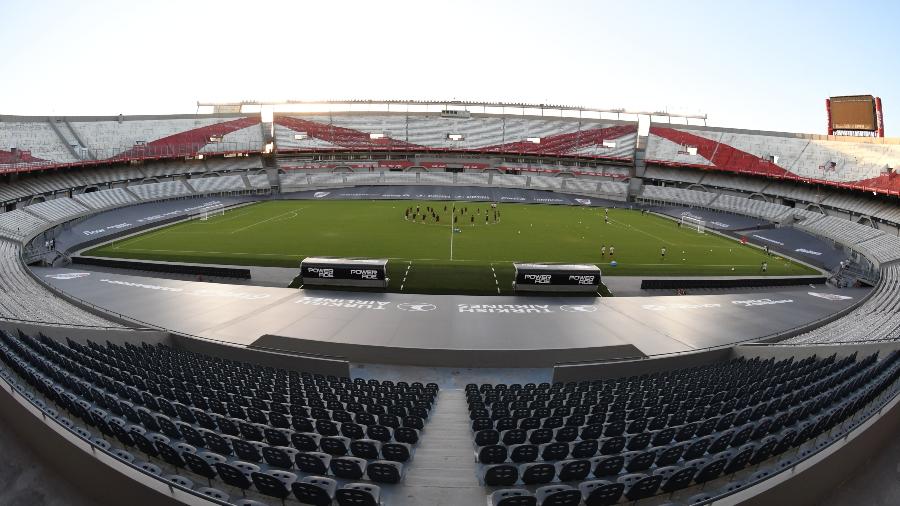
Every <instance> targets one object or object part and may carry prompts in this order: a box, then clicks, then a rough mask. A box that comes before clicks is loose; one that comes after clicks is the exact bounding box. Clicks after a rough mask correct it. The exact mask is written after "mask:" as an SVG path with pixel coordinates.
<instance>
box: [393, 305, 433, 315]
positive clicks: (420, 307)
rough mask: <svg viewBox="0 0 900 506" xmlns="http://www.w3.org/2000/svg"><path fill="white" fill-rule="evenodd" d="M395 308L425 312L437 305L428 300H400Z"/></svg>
mask: <svg viewBox="0 0 900 506" xmlns="http://www.w3.org/2000/svg"><path fill="white" fill-rule="evenodd" d="M397 309H399V310H400V311H410V312H413V313H427V312H429V311H434V310H435V309H437V306H436V305H434V304H431V303H428V302H401V303H400V304H397Z"/></svg>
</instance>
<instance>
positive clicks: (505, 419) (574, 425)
mask: <svg viewBox="0 0 900 506" xmlns="http://www.w3.org/2000/svg"><path fill="white" fill-rule="evenodd" d="M898 359H900V351H894V352H891V353H890V354H888V356H887V357H886V358H885V360H882V361H880V362H879V361H877V354H875V355H870V356H868V357H865V358H863V359H861V360H859V361H857V360H856V354H853V355H850V356H847V357H844V358H841V359H837V358H836V356H835V355H831V356H829V357H826V358H822V359H820V358H817V357H808V358H805V359H803V360H799V361H795V360H794V358H793V357H791V358H789V359H784V360H780V361H775V360H774V359H768V360H761V359H759V358H754V359H750V360H747V359H736V360H731V361H729V362H720V363H715V364H711V365H705V366H700V367H693V368H690V369H681V370H675V371H666V372H662V373H659V372H657V373H653V374H650V375H643V376H640V377H636V376H633V377H629V378H619V379H603V380H599V379H598V380H594V381H582V382H580V383H577V384H576V383H574V382H570V383H567V384H565V385H563V384H562V383H555V384H553V385H550V384H549V383H543V384H541V385H535V384H534V383H529V384H527V385H524V386H523V385H521V384H514V385H505V384H500V385H492V384H482V385H480V386H479V385H476V384H469V385H467V386H466V398H467V401H468V405H469V417H470V419H471V424H472V430H473V436H474V442H475V458H476V460H477V461H478V462H479V463H480V471H479V474H480V477H481V480H482V482H483V483H484V484H485V485H488V486H492V487H511V486H528V485H531V486H540V485H549V484H552V483H559V482H569V483H573V484H575V485H577V484H578V483H577V482H581V485H582V486H581V493H577V494H574V497H573V499H572V501H571V502H564V503H561V504H578V503H579V502H580V501H581V500H582V499H584V500H585V501H586V503H587V504H594V503H595V502H593V501H596V504H614V503H616V502H618V499H619V498H620V497H622V496H623V495H624V497H625V498H627V499H628V500H629V501H635V500H638V499H642V498H647V497H650V496H653V495H656V494H669V493H672V492H674V491H676V490H681V489H685V488H688V487H689V486H691V485H692V484H696V486H697V487H698V488H703V486H704V485H705V484H706V483H707V482H709V481H712V480H714V479H716V478H718V477H719V476H720V475H723V476H724V475H731V474H734V473H741V474H742V475H743V476H742V477H737V478H736V482H737V483H739V484H740V486H743V485H744V484H746V483H747V482H746V481H745V478H746V477H747V476H749V474H750V473H751V472H752V470H751V468H753V467H756V466H758V465H760V464H763V463H765V462H766V461H768V460H769V459H770V458H773V457H775V458H777V457H780V456H781V454H783V453H785V452H786V451H787V450H789V449H791V448H794V447H800V448H806V450H807V451H806V452H801V453H794V452H791V453H792V456H789V457H786V459H787V462H786V461H785V460H784V459H782V461H781V462H780V463H779V464H778V465H779V466H780V465H782V463H786V464H790V463H796V462H797V461H798V460H800V459H802V458H805V457H806V456H808V455H810V454H811V453H812V452H814V451H816V449H818V448H821V447H822V445H818V446H817V445H815V444H805V443H806V442H807V441H817V442H820V436H822V435H823V434H828V433H829V432H830V431H831V430H832V429H833V428H835V427H839V428H840V429H841V430H844V431H846V430H847V427H848V426H852V425H854V420H853V418H854V416H856V415H857V413H858V412H859V411H860V410H862V409H863V408H864V406H865V405H866V404H867V403H868V402H869V401H870V400H872V399H874V398H875V397H876V396H878V395H880V394H881V392H882V391H884V390H885V389H888V388H890V389H893V388H894V387H893V383H894V381H895V380H896V379H897V378H898V376H900V360H898ZM857 423H858V422H857ZM831 436H832V435H826V436H825V437H824V439H825V440H826V441H827V440H828V439H829V437H831ZM832 440H834V439H832ZM809 450H812V451H809ZM776 468H778V467H776ZM745 469H746V470H745ZM778 469H783V467H781V468H778ZM635 473H638V474H635ZM682 475H683V476H682ZM675 476H679V478H674V477H675ZM593 480H603V485H602V487H603V488H604V491H603V492H597V491H595V490H594V488H595V487H594V486H587V487H585V485H587V484H594V485H598V484H597V483H596V482H595V481H593ZM616 483H618V484H620V485H618V486H617V487H615V488H617V490H616V491H615V492H613V493H612V495H613V496H614V497H608V495H609V493H610V492H612V491H610V490H608V489H609V488H610V487H609V484H616ZM730 485H732V484H730ZM740 486H738V487H737V488H740ZM517 490H518V489H517ZM563 490H565V487H563ZM724 490H725V491H727V492H733V491H734V488H729V487H725V489H724ZM525 494H526V495H527V494H528V493H527V492H525ZM594 494H598V495H603V496H607V499H608V502H602V501H600V499H599V497H593V495H594ZM538 495H541V489H538Z"/></svg>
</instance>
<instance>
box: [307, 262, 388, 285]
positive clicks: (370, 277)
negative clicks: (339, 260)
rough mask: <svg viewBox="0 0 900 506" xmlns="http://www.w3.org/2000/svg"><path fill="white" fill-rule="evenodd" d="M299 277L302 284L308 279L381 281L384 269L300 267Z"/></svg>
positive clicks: (328, 266)
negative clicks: (301, 278) (301, 277)
mask: <svg viewBox="0 0 900 506" xmlns="http://www.w3.org/2000/svg"><path fill="white" fill-rule="evenodd" d="M300 275H301V276H303V281H304V283H305V282H307V281H308V280H309V279H355V280H365V281H383V280H384V268H381V267H360V266H342V265H339V264H331V265H327V266H325V265H315V264H313V265H306V264H304V265H302V266H301V268H300Z"/></svg>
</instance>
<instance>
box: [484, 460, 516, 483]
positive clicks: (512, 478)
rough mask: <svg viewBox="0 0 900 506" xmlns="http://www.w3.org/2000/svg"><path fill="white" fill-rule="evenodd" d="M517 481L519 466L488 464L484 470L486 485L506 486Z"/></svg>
mask: <svg viewBox="0 0 900 506" xmlns="http://www.w3.org/2000/svg"><path fill="white" fill-rule="evenodd" d="M517 481H519V468H518V467H516V466H514V465H511V464H497V465H493V466H488V467H487V468H486V469H485V471H484V484H485V485H487V486H488V487H501V486H503V487H508V486H512V485H514V484H515V483H516V482H517Z"/></svg>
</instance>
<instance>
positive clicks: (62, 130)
mask: <svg viewBox="0 0 900 506" xmlns="http://www.w3.org/2000/svg"><path fill="white" fill-rule="evenodd" d="M47 122H48V123H50V127H51V128H52V129H53V131H54V132H56V135H58V136H59V138H60V139H61V140H62V142H63V144H65V145H66V147H67V148H69V152H71V153H72V156H74V157H75V159H76V160H90V159H91V156H90V153H89V151H88V148H87V146H85V145H84V143H83V142H82V141H81V138H80V137H79V136H78V133H77V132H75V129H73V128H72V125H71V124H69V122H68V121H67V120H66V119H65V118H53V117H50V118H47Z"/></svg>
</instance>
